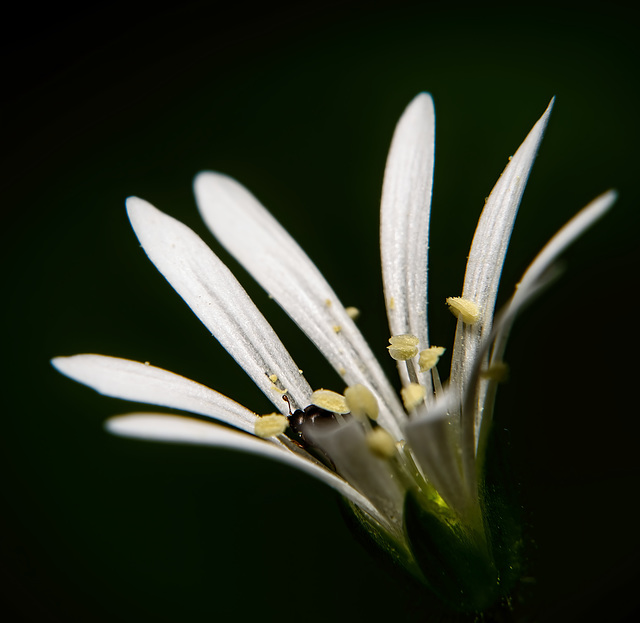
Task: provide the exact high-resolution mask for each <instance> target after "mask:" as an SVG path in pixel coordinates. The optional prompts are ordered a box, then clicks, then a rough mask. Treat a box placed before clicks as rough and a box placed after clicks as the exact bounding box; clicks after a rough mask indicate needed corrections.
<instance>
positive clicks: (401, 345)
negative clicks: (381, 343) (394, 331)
mask: <svg viewBox="0 0 640 623" xmlns="http://www.w3.org/2000/svg"><path fill="white" fill-rule="evenodd" d="M389 344H390V346H387V350H388V351H389V355H391V357H392V358H393V359H395V360H396V361H406V360H407V359H413V357H415V356H416V355H417V354H418V338H417V337H416V336H415V335H411V334H410V333H405V334H404V335H392V336H391V337H390V338H389Z"/></svg>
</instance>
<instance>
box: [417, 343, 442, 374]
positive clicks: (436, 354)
mask: <svg viewBox="0 0 640 623" xmlns="http://www.w3.org/2000/svg"><path fill="white" fill-rule="evenodd" d="M445 350H446V349H445V348H444V347H443V346H430V347H429V348H427V349H426V350H423V351H421V352H420V357H419V358H418V365H419V366H420V372H426V371H427V370H431V368H434V367H435V365H436V364H437V363H438V359H440V357H442V353H444V351H445Z"/></svg>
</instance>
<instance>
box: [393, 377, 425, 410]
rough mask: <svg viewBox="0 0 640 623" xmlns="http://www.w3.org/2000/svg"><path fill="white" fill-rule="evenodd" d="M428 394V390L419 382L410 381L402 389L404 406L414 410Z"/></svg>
mask: <svg viewBox="0 0 640 623" xmlns="http://www.w3.org/2000/svg"><path fill="white" fill-rule="evenodd" d="M426 394H427V390H426V389H425V388H424V387H422V385H419V384H418V383H410V384H409V385H407V386H406V387H403V388H402V389H401V390H400V395H401V396H402V402H404V408H405V409H406V410H407V411H413V410H414V409H415V408H416V407H417V406H418V405H419V404H420V403H421V402H422V401H423V400H424V397H425V396H426Z"/></svg>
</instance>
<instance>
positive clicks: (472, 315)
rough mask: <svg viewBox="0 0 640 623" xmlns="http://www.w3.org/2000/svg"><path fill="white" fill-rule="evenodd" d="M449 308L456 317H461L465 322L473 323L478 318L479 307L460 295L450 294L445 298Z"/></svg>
mask: <svg viewBox="0 0 640 623" xmlns="http://www.w3.org/2000/svg"><path fill="white" fill-rule="evenodd" d="M447 305H448V306H449V310H450V311H451V313H452V314H453V315H454V316H455V317H456V318H462V322H464V323H466V324H474V323H476V322H478V320H480V308H479V307H478V306H477V305H476V304H475V303H474V302H473V301H470V300H469V299H465V298H463V297H461V296H450V297H449V298H448V299H447Z"/></svg>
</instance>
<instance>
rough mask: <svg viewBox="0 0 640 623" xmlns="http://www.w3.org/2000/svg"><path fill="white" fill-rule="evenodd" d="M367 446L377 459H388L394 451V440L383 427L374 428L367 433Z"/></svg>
mask: <svg viewBox="0 0 640 623" xmlns="http://www.w3.org/2000/svg"><path fill="white" fill-rule="evenodd" d="M367 446H368V447H369V450H371V452H372V454H374V455H375V456H377V457H378V458H379V459H390V458H392V457H393V456H394V455H395V453H396V442H395V441H394V439H393V437H392V436H391V435H390V434H389V433H388V432H387V431H386V430H384V428H380V427H379V426H378V428H374V429H373V430H372V431H370V432H369V433H368V434H367Z"/></svg>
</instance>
